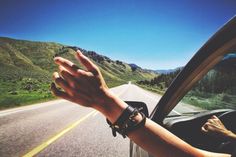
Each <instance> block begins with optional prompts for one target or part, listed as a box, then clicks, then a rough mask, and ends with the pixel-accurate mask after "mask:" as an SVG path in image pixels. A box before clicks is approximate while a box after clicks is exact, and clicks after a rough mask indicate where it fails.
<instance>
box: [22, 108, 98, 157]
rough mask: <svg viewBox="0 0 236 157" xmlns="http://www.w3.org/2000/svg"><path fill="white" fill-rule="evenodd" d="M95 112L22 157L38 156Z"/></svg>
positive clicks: (93, 112)
mask: <svg viewBox="0 0 236 157" xmlns="http://www.w3.org/2000/svg"><path fill="white" fill-rule="evenodd" d="M95 113H96V111H92V112H90V113H89V114H87V115H86V116H84V117H82V118H81V119H79V120H77V121H76V122H74V123H72V124H71V125H69V126H68V127H66V128H65V129H64V130H62V131H61V132H59V133H58V134H56V135H54V136H53V137H52V138H50V139H48V140H47V141H45V142H43V143H42V144H41V145H39V146H37V147H35V148H34V149H32V150H31V151H30V152H28V153H27V154H25V155H24V156H23V157H32V156H34V155H36V154H38V153H39V152H41V151H42V150H43V149H45V148H46V147H48V146H49V145H50V144H52V143H53V142H54V141H56V140H57V139H58V138H60V137H61V136H63V135H64V134H65V133H67V132H68V131H70V130H71V129H73V128H75V127H76V126H77V125H79V124H80V123H81V122H83V121H84V120H86V119H87V118H88V117H90V116H91V115H93V114H95Z"/></svg>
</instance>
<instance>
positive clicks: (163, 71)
mask: <svg viewBox="0 0 236 157" xmlns="http://www.w3.org/2000/svg"><path fill="white" fill-rule="evenodd" d="M182 68H183V67H177V68H175V69H160V70H153V71H155V72H156V73H158V74H170V73H172V72H175V71H177V70H179V69H182Z"/></svg>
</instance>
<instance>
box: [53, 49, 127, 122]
mask: <svg viewBox="0 0 236 157" xmlns="http://www.w3.org/2000/svg"><path fill="white" fill-rule="evenodd" d="M75 57H76V58H77V59H78V60H79V61H80V63H81V64H82V65H84V67H85V70H82V69H79V68H78V66H76V65H75V64H74V63H72V62H71V61H69V60H67V59H64V58H62V57H55V58H54V60H55V63H56V64H58V65H59V73H58V72H54V73H53V80H54V81H55V83H56V84H57V85H58V86H60V87H61V88H62V89H63V91H62V90H60V89H59V88H57V87H56V85H55V84H54V83H52V85H51V90H52V93H53V94H54V95H55V96H57V97H60V98H63V99H66V100H69V101H71V102H75V103H77V104H79V105H82V106H85V107H92V108H94V109H96V110H98V111H100V112H101V113H102V114H103V115H104V116H105V117H107V118H108V119H109V120H110V121H111V122H115V120H116V119H117V118H118V117H119V116H120V114H121V113H122V111H123V110H124V109H125V108H126V107H127V104H126V103H125V102H124V101H122V100H121V99H119V98H118V97H117V96H115V95H114V94H113V93H112V92H110V90H109V88H108V87H107V85H106V83H105V81H104V78H103V76H102V74H101V72H100V70H99V68H98V67H97V66H96V65H95V64H94V63H93V62H92V61H90V60H89V59H88V58H87V57H86V56H84V55H83V54H82V53H81V52H80V51H79V50H78V51H77V53H76V56H75Z"/></svg>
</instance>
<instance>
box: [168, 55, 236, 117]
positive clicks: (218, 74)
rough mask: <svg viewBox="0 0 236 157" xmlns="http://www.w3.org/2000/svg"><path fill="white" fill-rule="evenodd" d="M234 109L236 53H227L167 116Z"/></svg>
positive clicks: (235, 101)
mask: <svg viewBox="0 0 236 157" xmlns="http://www.w3.org/2000/svg"><path fill="white" fill-rule="evenodd" d="M215 109H236V53H228V54H226V55H225V56H224V57H223V59H222V60H221V61H220V62H219V63H218V64H216V65H215V66H214V67H213V68H212V69H211V70H210V71H209V72H208V73H207V74H206V75H205V76H204V77H203V78H202V79H201V80H200V81H198V82H197V83H196V84H195V85H194V86H193V87H192V89H191V90H190V91H189V92H188V93H187V94H186V95H185V96H184V97H183V99H182V100H181V101H180V102H179V103H178V104H177V105H176V107H175V108H174V109H173V110H172V112H170V113H169V115H168V117H171V116H179V115H192V114H196V113H199V112H203V111H205V110H215Z"/></svg>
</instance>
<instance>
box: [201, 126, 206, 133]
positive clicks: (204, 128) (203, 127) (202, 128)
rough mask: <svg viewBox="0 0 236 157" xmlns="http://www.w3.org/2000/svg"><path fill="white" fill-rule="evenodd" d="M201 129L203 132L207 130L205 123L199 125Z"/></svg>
mask: <svg viewBox="0 0 236 157" xmlns="http://www.w3.org/2000/svg"><path fill="white" fill-rule="evenodd" d="M201 130H202V132H204V133H207V132H208V130H207V129H206V125H203V126H202V127H201Z"/></svg>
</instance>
